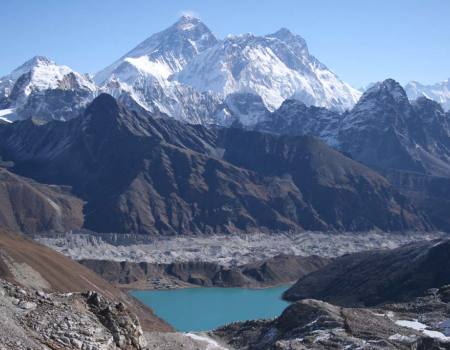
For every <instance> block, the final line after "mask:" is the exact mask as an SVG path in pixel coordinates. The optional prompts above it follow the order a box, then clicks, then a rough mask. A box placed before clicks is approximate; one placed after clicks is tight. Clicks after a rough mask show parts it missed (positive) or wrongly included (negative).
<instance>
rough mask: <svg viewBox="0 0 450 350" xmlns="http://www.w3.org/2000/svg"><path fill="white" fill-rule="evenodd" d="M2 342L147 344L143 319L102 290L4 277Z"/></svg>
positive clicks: (0, 288)
mask: <svg viewBox="0 0 450 350" xmlns="http://www.w3.org/2000/svg"><path fill="white" fill-rule="evenodd" d="M0 300H1V303H0V311H1V314H2V316H1V322H0V324H1V328H2V331H1V332H0V346H1V347H2V348H6V349H11V350H13V349H14V350H19V349H48V348H50V349H105V350H106V349H111V350H113V349H124V350H125V349H127V350H131V349H136V350H141V349H144V346H145V345H146V342H145V338H144V336H143V331H142V328H141V326H140V324H139V321H138V319H137V318H136V316H134V315H133V314H132V313H130V312H129V311H128V310H127V308H126V306H125V305H124V304H122V303H114V302H112V301H110V300H108V299H106V298H105V297H102V296H100V294H98V293H97V292H89V293H86V294H81V293H46V292H43V291H42V290H35V289H30V288H24V287H18V286H16V285H14V284H11V283H8V282H6V281H3V280H0Z"/></svg>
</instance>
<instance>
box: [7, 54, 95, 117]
mask: <svg viewBox="0 0 450 350" xmlns="http://www.w3.org/2000/svg"><path fill="white" fill-rule="evenodd" d="M96 90H97V87H96V85H95V83H94V82H93V81H92V80H91V79H90V78H89V77H88V76H87V75H82V74H79V73H77V72H75V71H74V70H72V69H71V68H69V67H68V66H65V65H58V64H56V63H55V62H54V61H52V60H50V59H49V58H46V57H43V56H35V57H33V58H32V59H30V60H28V61H27V62H25V63H24V64H22V65H21V66H19V67H18V68H16V69H15V70H14V71H12V72H11V73H10V74H8V75H7V76H5V77H3V78H1V79H0V110H12V111H14V113H15V114H16V115H15V116H14V118H19V119H22V118H29V117H36V118H38V119H43V120H49V119H64V120H65V119H66V118H70V117H74V116H75V113H73V112H74V111H78V109H79V108H82V107H83V106H84V105H86V104H87V103H88V102H90V100H91V99H92V98H93V97H94V96H95V94H96ZM71 114H73V115H71Z"/></svg>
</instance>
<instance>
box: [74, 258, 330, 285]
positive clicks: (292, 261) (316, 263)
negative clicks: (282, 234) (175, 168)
mask: <svg viewBox="0 0 450 350" xmlns="http://www.w3.org/2000/svg"><path fill="white" fill-rule="evenodd" d="M79 262H80V263H81V264H82V265H84V266H86V267H88V268H90V269H91V270H93V271H94V272H96V273H97V274H99V275H100V276H102V277H103V278H104V279H106V280H107V281H109V282H111V283H114V284H115V285H117V286H120V287H125V288H132V289H149V288H156V289H159V288H168V287H176V286H186V284H188V285H198V286H204V287H212V286H217V287H268V286H274V285H278V284H283V283H290V282H293V281H296V280H297V279H298V278H300V277H302V276H304V275H306V274H308V273H310V272H312V271H316V270H317V269H319V268H321V267H323V266H325V265H326V264H327V263H328V262H329V259H326V258H321V257H319V256H310V257H300V256H287V255H278V256H275V257H273V258H271V259H267V260H266V261H261V262H256V263H251V264H245V265H241V266H236V267H225V266H222V265H219V264H217V263H212V262H197V261H192V262H175V263H172V264H152V263H146V262H142V263H133V262H127V261H122V262H119V261H107V260H81V261H79Z"/></svg>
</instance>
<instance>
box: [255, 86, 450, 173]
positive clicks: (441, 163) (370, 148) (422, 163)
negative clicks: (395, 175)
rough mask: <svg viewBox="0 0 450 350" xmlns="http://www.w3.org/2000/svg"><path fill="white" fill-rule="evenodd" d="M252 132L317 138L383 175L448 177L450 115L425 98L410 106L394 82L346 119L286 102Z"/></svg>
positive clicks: (370, 94)
mask: <svg viewBox="0 0 450 350" xmlns="http://www.w3.org/2000/svg"><path fill="white" fill-rule="evenodd" d="M254 128H255V129H257V130H260V131H266V132H272V133H278V134H288V135H313V136H316V137H318V138H320V139H322V140H324V141H325V142H327V143H328V144H329V145H330V146H332V147H335V148H337V149H338V150H340V151H341V152H343V153H345V154H347V155H350V156H351V157H352V158H353V159H355V160H358V161H360V162H363V163H365V164H367V165H369V166H370V167H372V168H375V169H377V170H381V171H385V172H387V171H391V170H402V171H411V172H415V173H421V174H427V175H434V176H445V177H449V176H450V113H449V112H447V113H446V112H445V111H444V110H443V109H442V107H441V106H440V105H439V104H438V103H437V102H434V101H432V100H429V99H427V98H425V97H420V98H418V99H417V100H416V101H414V102H410V101H409V100H408V97H407V95H406V92H405V90H404V89H403V88H402V87H401V86H400V84H398V83H397V82H395V81H394V80H392V79H388V80H385V81H384V82H381V83H377V84H374V85H373V86H372V87H371V88H369V89H368V90H367V91H366V92H365V93H364V94H363V95H362V97H361V98H360V100H359V101H358V103H357V104H356V105H355V107H354V108H352V109H351V110H350V111H347V112H345V113H339V112H334V111H330V110H328V109H325V108H318V107H308V106H306V105H305V104H303V103H301V102H299V101H295V100H287V101H285V102H284V103H283V105H282V106H281V107H280V108H279V109H278V110H277V111H275V112H274V113H271V114H269V115H268V116H267V117H266V119H265V121H263V122H260V123H258V124H256V125H255V126H254Z"/></svg>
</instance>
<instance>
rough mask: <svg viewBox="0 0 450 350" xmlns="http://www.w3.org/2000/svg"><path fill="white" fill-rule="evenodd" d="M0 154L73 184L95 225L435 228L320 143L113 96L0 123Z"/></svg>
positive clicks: (383, 184) (47, 178) (38, 176)
mask: <svg viewBox="0 0 450 350" xmlns="http://www.w3.org/2000/svg"><path fill="white" fill-rule="evenodd" d="M0 154H1V155H2V156H3V158H4V159H5V160H6V161H9V162H12V163H13V164H14V165H13V166H12V167H11V168H10V169H11V170H12V171H14V172H15V173H17V174H20V175H21V176H26V177H30V178H32V179H34V180H35V181H39V182H42V183H47V184H56V185H64V186H70V187H71V188H72V193H73V194H74V195H75V196H77V197H79V198H81V199H82V200H83V201H84V202H85V203H86V204H85V206H84V209H83V213H84V227H86V228H88V229H91V230H94V231H98V232H122V233H141V234H192V233H232V232H240V231H242V232H251V231H258V230H262V231H271V232H278V231H289V230H298V229H311V230H329V229H338V230H370V229H373V228H379V229H382V230H404V229H419V228H421V229H427V228H429V227H431V224H430V223H429V222H428V220H427V218H426V217H425V216H423V215H422V214H421V213H420V212H418V211H417V210H416V209H415V207H414V206H413V205H412V204H411V203H409V201H408V200H407V199H406V198H405V197H403V196H402V195H400V194H399V193H398V192H397V191H396V190H395V189H393V187H392V186H391V185H390V184H389V182H388V181H387V180H386V179H385V178H383V177H382V176H380V175H379V174H377V173H376V172H374V171H372V170H370V169H369V168H367V167H365V166H363V165H361V164H359V163H357V162H355V161H353V160H351V159H349V158H347V157H345V156H343V155H342V154H340V153H338V152H337V151H334V150H333V149H331V148H330V147H328V146H326V145H325V144H324V143H322V142H320V141H319V140H317V139H314V138H311V137H307V136H295V137H291V136H276V135H271V134H265V133H260V132H256V131H245V130H242V129H239V128H212V129H211V128H209V129H208V128H206V127H203V126H200V125H187V124H184V123H181V122H178V121H175V120H173V119H167V118H154V117H153V116H152V115H151V114H149V113H148V112H144V111H143V112H140V113H138V112H136V111H131V110H129V109H127V107H125V106H123V105H121V104H120V103H118V102H117V101H116V100H115V99H114V98H113V97H111V96H110V95H107V94H102V95H100V96H99V97H97V98H96V99H95V100H94V101H93V102H92V103H91V104H90V105H89V107H88V108H87V109H86V112H85V115H84V116H83V117H81V118H74V119H72V120H70V121H68V122H60V121H53V122H49V123H46V124H39V123H36V122H35V121H33V120H25V121H20V122H15V123H12V124H3V125H0ZM368 203H369V205H368Z"/></svg>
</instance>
